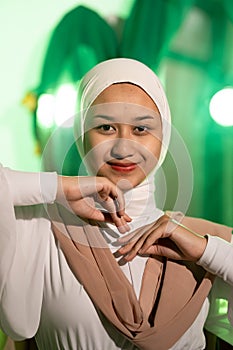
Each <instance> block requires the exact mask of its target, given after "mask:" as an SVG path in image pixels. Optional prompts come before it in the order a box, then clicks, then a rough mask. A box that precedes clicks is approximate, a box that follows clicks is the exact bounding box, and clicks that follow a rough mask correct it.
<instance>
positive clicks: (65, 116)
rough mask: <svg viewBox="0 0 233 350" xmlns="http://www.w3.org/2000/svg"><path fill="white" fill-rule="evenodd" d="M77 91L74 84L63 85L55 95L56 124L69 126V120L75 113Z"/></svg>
mask: <svg viewBox="0 0 233 350" xmlns="http://www.w3.org/2000/svg"><path fill="white" fill-rule="evenodd" d="M76 97H77V92H76V89H75V88H74V86H73V85H71V84H64V85H61V86H60V87H59V89H58V91H57V93H56V95H55V114H54V120H55V123H56V125H58V126H60V125H63V126H64V127H69V126H70V123H69V120H72V117H73V116H74V114H75V105H76Z"/></svg>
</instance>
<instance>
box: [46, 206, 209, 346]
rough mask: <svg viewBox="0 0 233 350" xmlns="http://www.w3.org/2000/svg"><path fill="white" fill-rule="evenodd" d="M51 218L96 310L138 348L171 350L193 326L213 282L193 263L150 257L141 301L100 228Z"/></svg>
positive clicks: (77, 276)
mask: <svg viewBox="0 0 233 350" xmlns="http://www.w3.org/2000/svg"><path fill="white" fill-rule="evenodd" d="M53 210H54V206H53ZM54 214H55V215H56V217H55V216H54ZM52 215H53V218H54V219H53V223H52V229H53V232H54V235H55V237H56V239H57V240H58V241H59V244H60V247H61V249H62V250H63V252H64V255H65V257H66V260H67V262H68V264H69V266H70V268H71V270H72V272H73V273H74V275H75V277H76V278H77V279H78V281H79V282H80V283H81V284H82V285H83V286H84V288H85V290H86V292H87V293H88V295H89V296H90V298H91V300H92V301H93V303H94V305H95V307H96V308H97V309H99V310H100V311H101V312H102V313H103V314H104V316H105V317H106V318H107V319H108V320H109V321H110V322H111V323H112V324H113V325H114V326H115V327H116V328H117V329H118V330H119V331H120V332H121V333H122V334H124V335H125V337H127V338H128V339H130V340H131V341H132V342H133V343H134V344H135V345H136V346H138V347H139V348H140V349H143V350H154V349H157V350H167V349H168V348H169V347H171V346H172V345H173V344H174V343H175V342H176V341H177V340H178V339H179V338H180V337H181V336H182V335H183V334H184V332H185V331H186V330H187V329H188V328H189V327H190V326H191V324H192V323H193V322H194V320H195V318H196V316H197V315H198V313H199V311H200V309H201V307H202V304H203V302H204V300H205V298H206V297H207V295H208V293H209V291H210V289H211V286H212V282H213V279H214V278H213V276H211V275H210V274H209V273H205V271H204V270H203V269H202V268H201V267H199V266H197V265H196V264H194V263H182V262H181V263H179V262H175V261H170V260H167V259H161V258H154V257H153V258H152V257H150V258H148V261H147V263H146V267H145V271H144V274H143V279H142V286H141V291H140V297H139V300H137V298H136V295H135V293H134V290H133V288H132V286H131V284H130V283H129V281H128V279H127V278H126V276H125V275H124V273H123V272H122V271H121V269H120V267H119V265H118V263H117V261H116V259H115V258H114V256H113V254H112V253H111V251H110V250H109V248H108V247H107V246H106V243H105V241H104V238H103V237H102V234H101V232H100V230H99V228H98V226H96V225H93V224H92V225H91V224H85V225H83V226H80V225H79V226H75V225H74V223H72V224H70V225H69V224H68V223H66V224H63V221H64V217H63V216H62V218H61V216H60V215H59V213H58V211H57V212H56V213H53V214H52ZM212 225H214V224H212ZM210 226H211V225H210ZM149 227H150V225H148V228H149ZM199 231H200V229H199ZM203 234H204V232H203ZM75 237H76V238H77V237H79V242H78V240H77V239H75ZM80 242H82V243H80Z"/></svg>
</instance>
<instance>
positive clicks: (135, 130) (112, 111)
mask: <svg viewBox="0 0 233 350" xmlns="http://www.w3.org/2000/svg"><path fill="white" fill-rule="evenodd" d="M161 139H162V125H161V117H160V114H159V111H158V108H157V106H156V105H155V103H154V102H153V100H152V99H151V98H150V97H149V96H148V95H147V94H146V93H145V92H144V90H142V89H141V88H139V87H138V86H136V85H133V84H129V83H120V84H114V85H111V86H110V87H108V88H106V89H105V90H104V91H103V92H102V93H101V94H100V95H99V96H98V97H97V98H96V100H95V101H94V103H93V104H92V106H91V108H90V110H89V111H88V113H87V116H86V120H85V138H84V150H85V154H86V156H85V158H86V159H85V162H86V163H87V164H88V167H89V171H90V172H91V173H92V174H94V175H98V176H104V177H107V178H108V179H110V180H111V181H112V182H113V183H115V184H117V185H118V186H119V187H120V188H122V189H124V190H127V189H130V188H132V187H135V186H137V185H138V184H139V183H141V182H142V181H143V180H144V179H145V177H146V176H147V174H148V173H149V172H150V171H151V170H152V169H153V168H154V167H155V165H156V164H157V161H158V159H159V155H160V150H161Z"/></svg>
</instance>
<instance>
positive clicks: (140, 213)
mask: <svg viewBox="0 0 233 350" xmlns="http://www.w3.org/2000/svg"><path fill="white" fill-rule="evenodd" d="M115 83H132V84H134V85H137V86H139V87H140V88H142V89H143V90H144V91H145V92H146V93H147V94H148V95H149V96H150V98H151V99H152V100H153V101H154V103H155V104H156V106H157V108H158V110H159V112H160V115H161V120H162V147H161V153H160V157H159V160H158V164H157V166H156V169H154V171H153V172H152V173H150V175H149V176H148V177H147V178H146V179H145V180H144V181H143V182H142V183H141V184H139V185H138V186H137V187H135V188H133V189H132V190H130V191H128V192H127V193H126V194H125V200H126V212H127V213H128V214H129V215H130V216H131V217H132V219H133V220H132V223H131V224H130V226H131V229H133V230H134V229H137V228H139V227H141V226H143V225H145V224H146V223H150V222H152V221H155V220H157V219H158V218H159V217H160V216H161V215H162V214H163V212H162V211H161V210H159V209H158V208H156V203H155V199H154V191H155V185H154V175H155V172H156V171H157V169H158V167H159V166H161V164H162V162H163V160H164V158H165V156H166V153H167V149H168V145H169V140H170V132H171V117H170V109H169V105H168V102H167V98H166V95H165V92H164V90H163V87H162V84H161V82H160V80H159V78H158V77H157V76H156V74H155V73H154V72H153V71H152V70H151V69H149V68H148V67H147V66H146V65H144V64H143V63H141V62H139V61H136V60H133V59H128V58H116V59H111V60H107V61H104V62H101V63H99V64H98V65H96V66H95V67H94V68H92V69H91V70H90V71H89V72H88V73H87V74H86V75H85V76H84V78H83V79H82V81H81V83H80V87H79V95H78V109H79V113H78V117H77V118H76V119H75V125H74V132H75V136H76V140H77V147H78V150H79V153H80V155H81V156H82V157H83V156H84V155H85V152H84V148H83V140H84V122H85V117H86V115H87V111H88V109H89V108H90V107H91V105H92V103H93V102H94V100H95V99H96V98H97V96H98V95H99V94H100V93H101V92H102V91H103V90H105V89H106V88H107V87H109V86H110V85H112V84H115ZM110 227H111V229H113V230H114V231H115V232H116V230H115V229H114V227H113V225H110Z"/></svg>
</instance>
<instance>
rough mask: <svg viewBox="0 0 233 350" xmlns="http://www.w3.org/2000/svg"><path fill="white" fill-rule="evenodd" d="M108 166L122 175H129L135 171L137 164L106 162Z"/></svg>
mask: <svg viewBox="0 0 233 350" xmlns="http://www.w3.org/2000/svg"><path fill="white" fill-rule="evenodd" d="M107 163H108V165H110V166H111V168H112V169H113V170H115V171H119V172H122V173H129V172H131V171H133V170H134V169H136V167H137V163H121V162H107Z"/></svg>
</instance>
